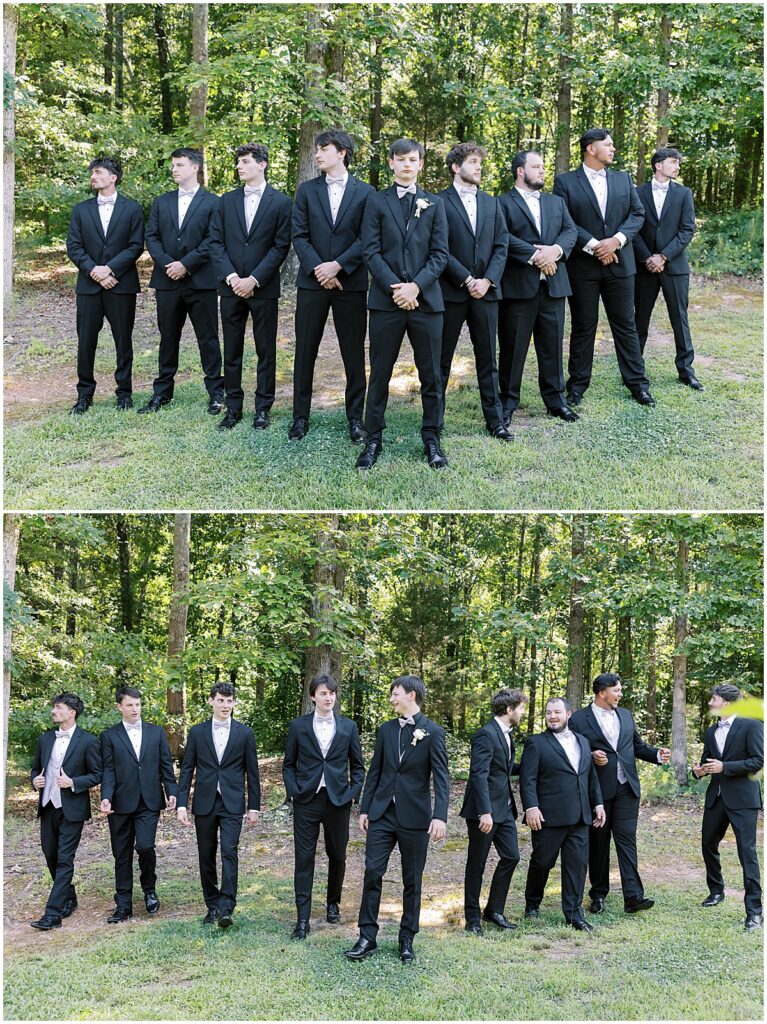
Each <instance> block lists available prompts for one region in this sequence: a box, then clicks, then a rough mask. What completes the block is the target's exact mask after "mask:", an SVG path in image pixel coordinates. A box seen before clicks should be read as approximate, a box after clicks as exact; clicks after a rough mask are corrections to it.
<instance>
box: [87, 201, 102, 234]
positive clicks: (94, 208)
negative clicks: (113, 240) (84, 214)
mask: <svg viewBox="0 0 767 1024" xmlns="http://www.w3.org/2000/svg"><path fill="white" fill-rule="evenodd" d="M88 209H89V210H90V214H91V217H93V223H94V224H95V225H96V230H97V231H98V233H99V237H100V238H103V237H104V229H103V227H102V226H101V217H99V203H98V199H97V198H96V196H93V198H92V199H89V200H88Z"/></svg>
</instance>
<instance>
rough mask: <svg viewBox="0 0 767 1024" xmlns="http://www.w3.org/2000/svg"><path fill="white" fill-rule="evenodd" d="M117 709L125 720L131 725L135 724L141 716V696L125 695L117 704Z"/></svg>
mask: <svg viewBox="0 0 767 1024" xmlns="http://www.w3.org/2000/svg"><path fill="white" fill-rule="evenodd" d="M117 710H118V711H119V712H120V714H121V715H122V716H123V722H128V723H129V724H130V725H133V724H134V723H135V722H138V721H139V720H140V718H141V698H140V697H123V699H122V700H121V701H120V703H119V704H118V705H117Z"/></svg>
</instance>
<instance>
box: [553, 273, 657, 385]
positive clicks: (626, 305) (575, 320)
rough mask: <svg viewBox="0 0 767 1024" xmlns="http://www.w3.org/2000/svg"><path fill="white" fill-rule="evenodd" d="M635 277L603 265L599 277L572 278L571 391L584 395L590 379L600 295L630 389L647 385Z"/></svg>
mask: <svg viewBox="0 0 767 1024" xmlns="http://www.w3.org/2000/svg"><path fill="white" fill-rule="evenodd" d="M595 258H596V257H595ZM635 277H636V275H635V274H631V275H629V276H628V277H615V276H614V275H613V274H612V273H611V272H610V271H609V269H608V268H607V267H602V276H601V277H600V278H597V279H596V280H591V279H590V278H581V277H578V278H571V280H570V284H571V285H572V289H573V294H572V295H571V296H570V298H569V300H568V301H569V303H570V316H571V319H572V324H571V328H570V359H569V361H568V364H567V369H568V373H569V377H568V380H567V390H568V392H577V393H578V394H583V392H584V391H585V390H586V388H587V387H588V386H589V383H590V382H591V368H592V364H593V362H594V340H595V338H596V334H597V324H598V323H599V299H600V297H601V299H602V302H603V304H604V307H605V313H606V314H607V319H608V321H609V323H610V330H611V331H612V335H613V342H614V344H615V355H616V356H617V358H618V366H619V368H620V372H621V377H622V378H623V383H624V384H625V385H626V387H627V388H628V389H629V391H631V392H636V391H638V390H639V389H640V388H646V387H647V386H648V384H649V381H648V380H647V377H646V376H645V366H644V359H643V358H642V352H641V349H640V346H639V336H638V334H637V329H636V324H635V322H634V278H635Z"/></svg>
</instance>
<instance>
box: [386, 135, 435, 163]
mask: <svg viewBox="0 0 767 1024" xmlns="http://www.w3.org/2000/svg"><path fill="white" fill-rule="evenodd" d="M408 153H417V154H418V159H419V160H423V158H424V157H425V156H426V150H425V149H424V148H423V146H422V145H421V143H420V142H416V141H415V139H395V141H394V142H392V144H391V146H389V159H390V160H393V159H394V157H395V156H406V155H407V154H408Z"/></svg>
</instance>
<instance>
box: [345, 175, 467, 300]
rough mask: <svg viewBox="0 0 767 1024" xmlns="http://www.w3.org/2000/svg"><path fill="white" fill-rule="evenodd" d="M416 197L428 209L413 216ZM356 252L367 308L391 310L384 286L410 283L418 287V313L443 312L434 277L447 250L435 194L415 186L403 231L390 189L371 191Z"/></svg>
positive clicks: (399, 210)
mask: <svg viewBox="0 0 767 1024" xmlns="http://www.w3.org/2000/svg"><path fill="white" fill-rule="evenodd" d="M419 199H423V200H425V201H426V202H428V203H429V204H430V205H429V206H428V207H426V209H424V210H422V212H421V215H420V217H416V215H415V214H416V207H415V203H416V202H417V201H418V200H419ZM362 248H363V255H364V258H365V264H366V266H367V268H368V270H369V271H370V273H371V276H372V279H371V282H370V291H369V293H368V309H385V310H389V311H395V310H397V309H398V307H397V306H396V305H395V303H394V301H393V299H392V297H391V296H392V291H391V287H390V286H391V285H393V284H400V283H401V282H403V281H406V282H407V281H415V283H416V284H417V285H418V287H419V288H420V289H421V292H420V294H419V296H418V308H419V310H420V311H421V312H423V313H442V312H444V309H445V303H444V302H443V300H442V289H441V288H440V286H439V277H440V274H441V273H442V271H443V270H444V269H445V267H446V266H447V261H448V258H449V252H448V244H447V218H446V217H445V207H444V204H443V202H442V200H441V199H440V197H439V196H437V195H434V193H433V192H424V190H423V189H422V188H420V187H418V188H417V190H416V194H415V202H414V203H413V214H412V216H411V217H410V222H409V224H408V225H407V228H406V227H405V218H404V217H403V215H402V207H401V205H400V201H399V199H398V198H397V188H396V185H392V186H391V187H390V188H387V189H384V191H383V192H375V193H373V195H371V196H370V198H369V199H368V201H367V204H366V206H365V213H364V216H363V218H362Z"/></svg>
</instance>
